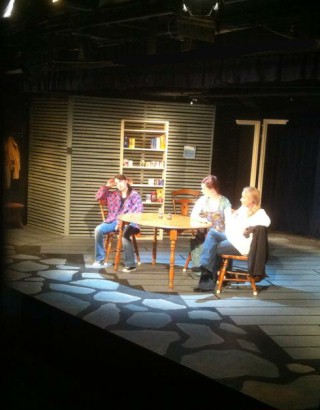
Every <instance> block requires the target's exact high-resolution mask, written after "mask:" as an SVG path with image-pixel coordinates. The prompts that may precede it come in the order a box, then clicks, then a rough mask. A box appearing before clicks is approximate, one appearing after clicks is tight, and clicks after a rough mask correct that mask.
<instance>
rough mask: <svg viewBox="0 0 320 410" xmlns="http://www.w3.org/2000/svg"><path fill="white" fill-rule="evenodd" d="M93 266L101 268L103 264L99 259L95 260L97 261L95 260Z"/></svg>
mask: <svg viewBox="0 0 320 410" xmlns="http://www.w3.org/2000/svg"><path fill="white" fill-rule="evenodd" d="M91 267H92V268H94V269H100V268H102V264H101V262H99V261H95V262H93V264H92V265H91Z"/></svg>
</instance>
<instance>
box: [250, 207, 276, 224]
mask: <svg viewBox="0 0 320 410" xmlns="http://www.w3.org/2000/svg"><path fill="white" fill-rule="evenodd" d="M249 219H250V221H249V226H257V225H261V226H265V227H268V226H270V224H271V219H270V217H269V215H268V214H267V213H266V211H265V210H264V209H262V208H261V209H259V211H257V212H256V213H255V214H254V215H253V216H252V217H251V218H249Z"/></svg>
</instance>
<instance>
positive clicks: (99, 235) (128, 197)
mask: <svg viewBox="0 0 320 410" xmlns="http://www.w3.org/2000/svg"><path fill="white" fill-rule="evenodd" d="M113 187H116V188H117V189H116V190H110V188H113ZM96 200H97V201H100V200H101V201H103V202H104V203H105V204H106V205H107V207H108V215H107V218H106V220H105V221H104V222H102V223H101V224H100V225H98V226H97V227H96V228H95V231H94V237H95V262H94V263H93V265H92V266H93V267H95V268H100V267H103V266H105V265H104V259H105V257H106V254H105V249H104V244H103V242H104V235H106V234H108V233H110V232H115V231H117V230H118V226H119V220H118V219H117V217H118V216H119V215H121V214H127V213H140V212H142V211H143V204H142V200H141V196H140V194H139V193H138V192H137V191H135V190H134V189H133V188H132V187H131V185H130V183H129V180H128V179H127V177H126V176H125V175H122V174H119V175H116V176H115V177H114V178H111V179H109V180H108V182H107V183H106V184H105V185H103V186H101V187H100V188H99V190H98V192H97V193H96ZM139 231H140V228H139V226H138V225H137V224H133V223H130V224H128V225H126V227H125V229H124V232H123V237H122V246H123V256H124V261H125V268H124V269H123V270H122V272H132V271H134V270H136V262H135V257H134V249H133V245H132V242H131V235H133V234H136V233H138V232H139Z"/></svg>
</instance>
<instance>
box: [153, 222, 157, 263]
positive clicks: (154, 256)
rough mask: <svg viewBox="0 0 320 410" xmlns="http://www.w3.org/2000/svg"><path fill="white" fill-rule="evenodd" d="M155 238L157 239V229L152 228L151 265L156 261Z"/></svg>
mask: <svg viewBox="0 0 320 410" xmlns="http://www.w3.org/2000/svg"><path fill="white" fill-rule="evenodd" d="M157 240H158V229H157V228H154V231H153V242H152V265H155V264H156V261H157Z"/></svg>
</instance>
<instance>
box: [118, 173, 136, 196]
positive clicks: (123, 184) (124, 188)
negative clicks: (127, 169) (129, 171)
mask: <svg viewBox="0 0 320 410" xmlns="http://www.w3.org/2000/svg"><path fill="white" fill-rule="evenodd" d="M114 182H115V184H116V187H117V189H118V190H119V191H120V192H121V193H128V194H130V192H131V191H132V187H131V186H130V183H129V180H128V178H127V177H126V176H125V175H123V174H118V175H115V177H114Z"/></svg>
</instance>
